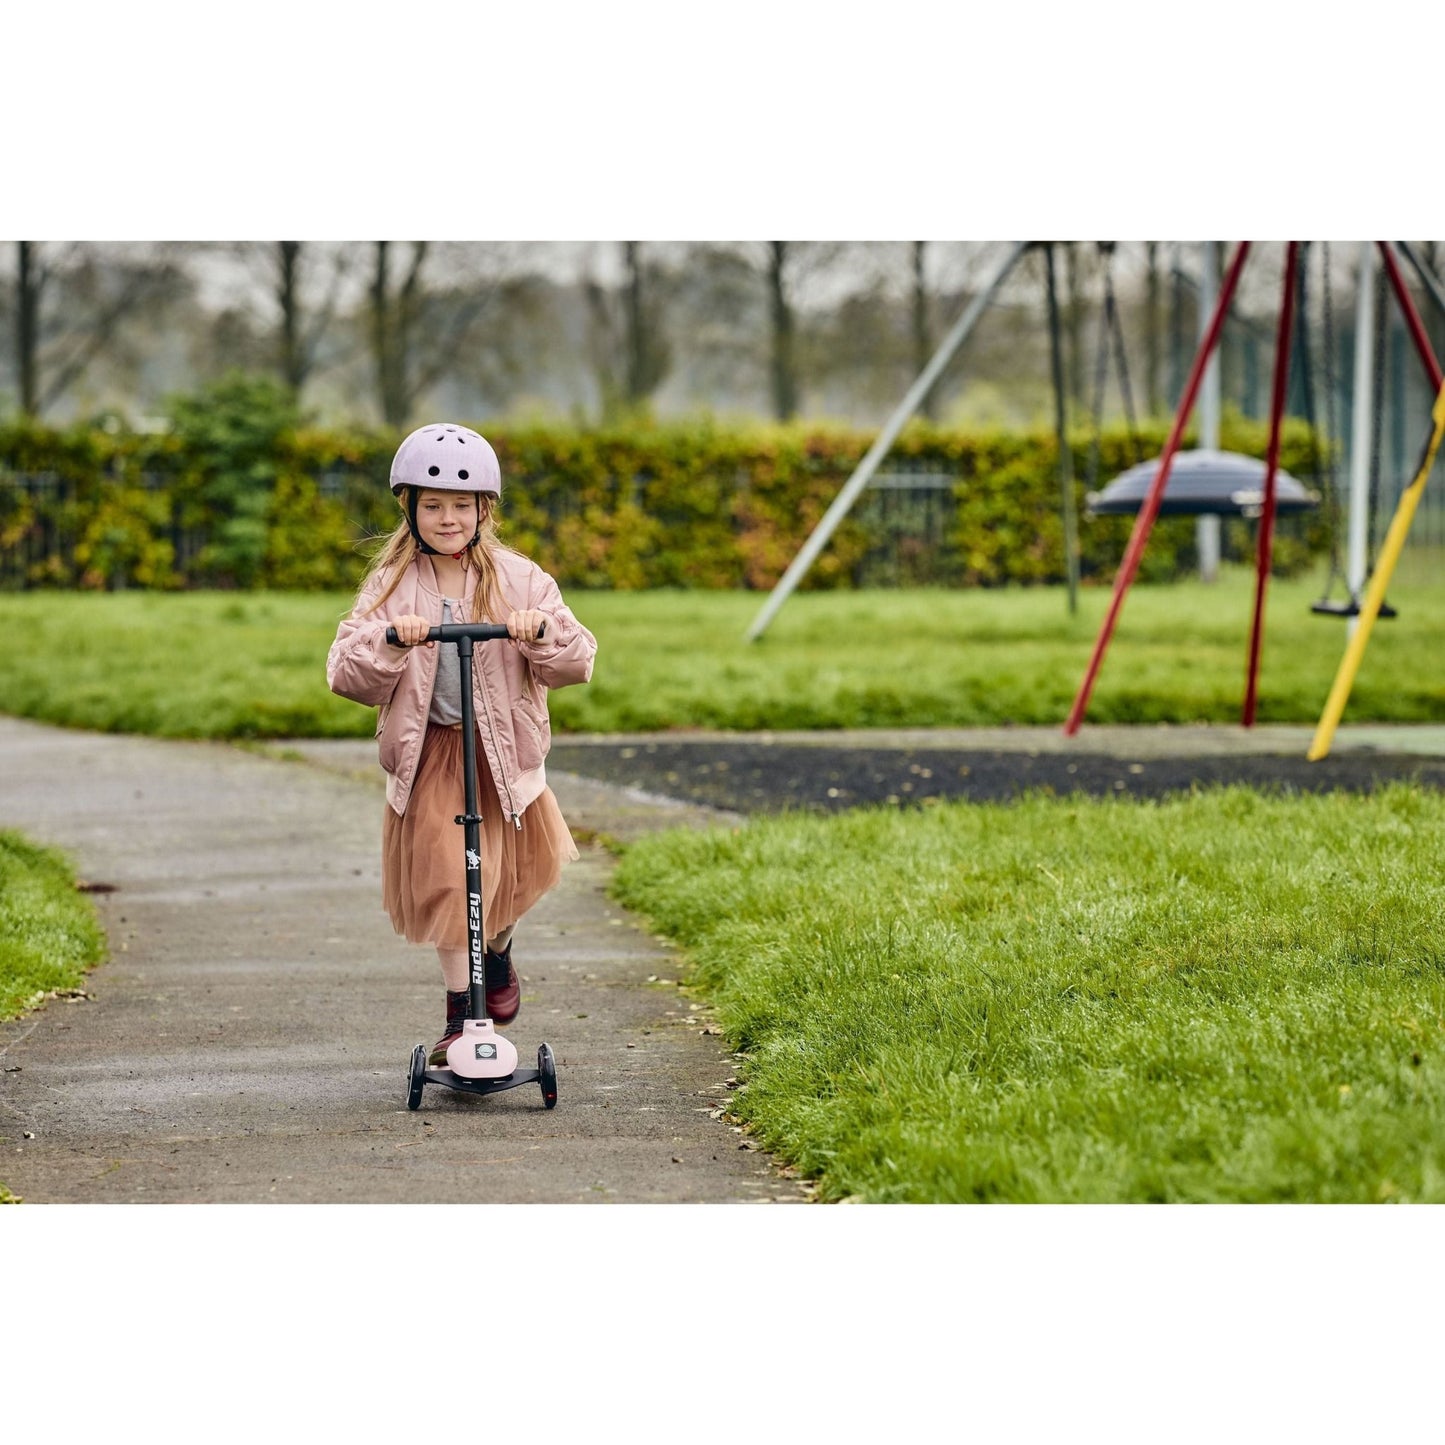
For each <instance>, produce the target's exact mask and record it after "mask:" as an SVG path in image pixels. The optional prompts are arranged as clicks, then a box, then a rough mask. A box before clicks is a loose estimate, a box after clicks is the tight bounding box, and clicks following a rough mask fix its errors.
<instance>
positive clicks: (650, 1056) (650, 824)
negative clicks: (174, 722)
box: [0, 718, 807, 1203]
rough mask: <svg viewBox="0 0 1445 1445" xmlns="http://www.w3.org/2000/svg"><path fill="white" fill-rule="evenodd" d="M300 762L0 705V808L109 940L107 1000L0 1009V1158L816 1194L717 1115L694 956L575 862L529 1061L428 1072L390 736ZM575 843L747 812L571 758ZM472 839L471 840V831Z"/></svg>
mask: <svg viewBox="0 0 1445 1445" xmlns="http://www.w3.org/2000/svg"><path fill="white" fill-rule="evenodd" d="M306 752H307V754H308V756H307V757H306V759H304V760H302V759H301V758H300V753H301V750H300V749H297V750H295V752H293V753H292V754H291V755H290V756H288V757H278V756H268V755H265V754H262V753H253V752H248V751H243V750H241V749H238V748H233V747H227V746H222V745H216V744H207V743H194V744H192V743H175V742H159V741H155V740H152V739H147V738H134V737H112V736H105V735H101V734H95V733H82V732H68V731H62V730H58V729H54V728H47V727H42V726H39V725H36V724H33V723H28V722H21V721H18V720H15V719H11V718H0V827H7V828H19V829H20V830H21V831H23V832H24V833H26V834H28V835H29V836H31V837H32V838H35V839H36V840H38V841H42V842H46V843H51V844H55V845H59V846H60V847H62V848H65V849H66V850H68V851H69V852H70V854H71V855H72V857H73V858H74V859H75V861H76V863H77V865H78V868H79V870H80V873H81V877H82V879H83V880H84V881H85V882H87V883H88V884H90V885H103V886H104V887H105V888H106V889H113V890H114V891H99V892H96V893H95V895H94V897H95V901H96V904H97V907H98V910H99V913H100V917H101V920H102V922H103V923H104V925H105V928H106V931H107V933H108V935H109V938H110V943H111V959H110V961H109V962H107V963H106V964H104V965H102V966H101V967H100V968H98V969H96V970H95V971H94V972H92V973H91V974H90V975H89V978H88V981H87V983H86V992H87V995H88V996H87V997H86V998H83V999H77V1000H74V1001H69V1000H55V1001H52V1002H51V1003H49V1004H48V1005H47V1006H46V1007H45V1008H43V1009H41V1010H39V1011H37V1012H35V1013H32V1014H29V1015H27V1016H26V1017H24V1018H22V1019H19V1020H17V1021H14V1022H11V1023H7V1024H0V1065H3V1070H4V1072H3V1073H0V1182H3V1183H4V1184H5V1185H7V1186H8V1187H9V1188H10V1189H11V1190H12V1191H13V1192H14V1193H15V1194H18V1195H20V1196H21V1197H23V1198H24V1199H26V1200H27V1201H29V1202H33V1203H44V1202H56V1201H69V1202H92V1203H119V1202H148V1203H153V1202H160V1201H183V1200H189V1201H225V1202H236V1203H259V1202H269V1201H274V1202H278V1203H279V1202H290V1203H305V1202H330V1203H362V1202H376V1203H431V1202H453V1203H468V1202H477V1203H481V1202H536V1203H542V1202H558V1203H566V1202H579V1201H622V1202H633V1203H643V1202H674V1203H676V1202H715V1203H723V1202H760V1201H801V1200H803V1199H805V1198H806V1197H807V1195H806V1190H805V1188H804V1187H803V1186H801V1185H799V1184H798V1183H796V1182H794V1181H792V1180H790V1179H788V1178H786V1177H785V1176H784V1174H783V1173H782V1172H781V1171H779V1170H778V1169H777V1168H776V1167H775V1166H774V1165H773V1164H772V1163H771V1161H770V1160H769V1158H768V1157H767V1156H766V1155H765V1154H763V1153H762V1152H760V1151H758V1150H756V1149H754V1148H753V1147H752V1146H751V1145H750V1144H749V1143H748V1141H747V1140H746V1139H744V1138H743V1136H742V1135H740V1134H739V1133H738V1132H737V1130H736V1129H735V1128H734V1127H732V1126H730V1125H729V1124H728V1123H727V1122H726V1120H725V1119H724V1118H722V1117H721V1106H722V1105H723V1104H724V1102H725V1101H726V1100H727V1098H728V1096H729V1093H730V1084H729V1080H730V1079H732V1070H733V1065H734V1061H733V1059H732V1058H731V1057H730V1056H729V1055H728V1053H727V1052H726V1050H725V1049H724V1048H723V1046H722V1042H721V1039H720V1038H719V1037H717V1036H716V1035H715V1034H714V1033H712V1032H711V1031H710V1030H709V1028H708V1024H707V1020H706V1015H705V1013H704V1011H703V1010H701V1009H700V1008H699V1007H698V1006H697V1005H696V1004H695V1003H694V1002H693V1001H691V1000H690V999H689V998H688V996H687V993H686V991H685V990H683V989H682V988H680V987H679V986H678V984H677V982H676V979H677V973H678V962H677V959H676V957H675V955H674V954H673V953H672V952H670V950H669V949H668V948H667V946H666V945H665V944H663V943H661V942H659V941H657V940H656V939H654V938H652V937H650V936H649V935H648V934H647V933H646V932H644V931H643V930H642V929H641V928H640V926H639V925H638V924H637V922H636V921H635V920H633V919H632V918H630V917H629V916H627V915H626V914H624V913H623V912H622V910H621V909H619V908H618V907H617V906H616V905H615V904H613V903H612V902H611V901H610V900H609V899H608V897H607V894H606V888H607V882H608V877H609V874H610V869H611V866H612V864H611V857H610V855H609V854H608V853H606V852H605V851H604V850H603V849H602V848H601V847H600V846H598V845H597V844H596V843H593V842H589V841H584V842H583V844H582V845H581V849H580V851H581V852H582V858H581V861H580V862H578V863H576V864H573V865H571V866H570V867H569V868H568V869H566V870H565V871H564V875H563V882H562V883H561V884H560V885H559V887H558V888H557V889H556V890H554V891H553V892H552V893H551V894H549V895H548V896H547V898H546V899H544V900H543V902H542V903H541V904H539V905H538V907H537V908H536V909H535V910H534V911H533V912H532V914H531V915H529V917H528V918H527V920H526V922H525V923H524V925H523V927H522V928H521V929H520V930H519V932H518V938H517V944H516V952H517V956H518V961H519V970H518V971H519V973H520V974H521V976H522V979H523V995H522V997H523V1006H522V1012H521V1015H520V1016H519V1018H518V1020H517V1022H516V1023H514V1024H512V1025H510V1026H509V1027H508V1029H507V1034H508V1036H509V1037H510V1038H511V1039H512V1040H513V1041H514V1042H515V1043H516V1044H517V1045H518V1051H519V1053H520V1055H521V1057H522V1063H523V1064H524V1065H526V1064H530V1063H531V1061H532V1055H533V1054H534V1053H535V1050H536V1046H537V1044H538V1043H539V1042H540V1041H541V1040H543V1039H546V1040H548V1041H549V1042H550V1043H551V1045H552V1048H553V1050H554V1051H555V1053H556V1056H557V1065H558V1095H559V1102H558V1105H557V1108H556V1109H555V1110H552V1111H550V1112H549V1111H546V1110H544V1109H543V1107H542V1102H541V1093H540V1091H539V1090H538V1089H537V1088H536V1087H535V1086H529V1085H523V1086H521V1087H519V1088H517V1089H515V1090H512V1091H510V1092H508V1093H505V1094H501V1095H497V1096H494V1097H492V1098H489V1099H476V1098H472V1097H469V1096H465V1095H461V1094H456V1093H453V1092H451V1091H449V1090H445V1089H438V1088H435V1087H433V1086H430V1085H429V1086H428V1087H427V1089H426V1092H425V1094H424V1096H423V1101H422V1106H421V1108H420V1109H419V1110H418V1111H416V1112H414V1113H413V1112H411V1111H409V1110H408V1109H407V1108H406V1103H405V1093H406V1071H407V1067H408V1064H409V1062H410V1053H411V1048H412V1045H413V1044H415V1043H426V1044H427V1045H428V1046H430V1044H431V1043H432V1041H433V1040H434V1039H435V1038H436V1036H437V1033H438V1023H439V1015H440V1011H441V1001H442V987H441V982H440V978H439V974H438V970H437V966H436V960H435V956H434V955H433V954H432V953H431V951H430V950H429V949H422V948H416V947H412V946H410V945H407V944H405V943H404V942H402V941H401V940H399V939H397V938H395V937H394V935H393V934H392V932H391V927H390V924H389V922H388V920H387V919H386V916H385V914H384V913H383V912H382V911H381V908H380V905H379V894H380V860H379V855H380V832H381V809H382V807H383V806H384V803H383V799H382V793H381V788H380V774H379V771H378V770H377V768H376V767H375V764H374V762H373V761H372V758H373V757H374V753H373V751H372V749H371V745H370V744H363V745H361V746H360V747H357V746H353V745H349V744H337V745H334V746H332V745H316V746H313V747H309V748H308V749H306ZM552 781H553V788H554V790H555V792H556V793H557V796H558V799H559V801H560V802H561V804H562V808H563V811H564V812H565V813H566V815H567V817H568V820H569V822H570V823H571V824H572V825H573V827H574V829H575V830H576V831H577V832H578V833H579V834H580V835H581V836H582V837H583V838H584V840H586V839H589V838H591V837H592V836H593V835H594V834H611V835H613V836H617V837H623V838H625V837H628V836H634V835H635V834H636V833H637V832H639V831H641V830H644V829H647V828H655V827H659V826H675V825H677V824H679V823H682V824H693V825H711V826H717V825H719V824H721V825H724V826H726V825H727V824H729V823H730V822H732V821H734V820H733V819H732V818H731V817H730V816H729V815H727V814H722V813H719V812H717V811H715V810H712V809H706V808H699V807H692V806H689V805H686V804H679V803H674V802H670V801H668V800H665V799H660V798H648V797H646V796H645V795H642V794H639V793H636V792H635V791H632V790H629V789H626V788H620V787H616V786H609V785H607V784H605V783H594V782H589V781H587V780H584V779H581V778H575V777H571V776H568V775H565V774H557V775H555V776H554V777H553V780H552ZM459 846H460V845H459Z"/></svg>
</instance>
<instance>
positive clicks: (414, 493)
mask: <svg viewBox="0 0 1445 1445" xmlns="http://www.w3.org/2000/svg"><path fill="white" fill-rule="evenodd" d="M406 490H407V498H406V524H407V526H408V527H410V528H411V538H412V541H413V542H415V543H416V545H417V546H418V548H420V549H421V551H423V552H425V553H426V554H427V556H429V557H450V558H451V559H452V561H453V562H460V561H461V560H462V558H463V557H465V556H466V555H467V552H468V551H469V550H470V549H471V548H473V547H475V546H476V545H477V543H478V542H480V541H481V540H482V524H481V521H480V520H478V522H477V530H476V531H475V532H473V533H472V540H471V541H470V542H468V543H467V545H466V546H465V547H463V548H462V550H461V551H460V552H442V551H440V550H439V549H438V548H436V547H433V546H432V544H431V543H430V542H428V541H426V540H424V539H423V537H422V535H421V533H420V532H419V531H418V530H417V525H416V505H417V501H418V499H419V498H420V497H421V488H420V487H408V488H407V489H406ZM472 495H473V496H474V497H476V499H477V517H478V518H479V519H480V517H481V515H482V494H481V493H480V492H473V493H472Z"/></svg>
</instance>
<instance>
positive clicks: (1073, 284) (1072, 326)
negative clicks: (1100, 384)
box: [1064, 241, 1084, 407]
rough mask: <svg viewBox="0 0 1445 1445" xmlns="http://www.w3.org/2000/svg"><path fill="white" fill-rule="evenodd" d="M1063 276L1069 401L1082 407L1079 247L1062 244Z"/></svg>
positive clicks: (1082, 371) (1073, 244) (1082, 314)
mask: <svg viewBox="0 0 1445 1445" xmlns="http://www.w3.org/2000/svg"><path fill="white" fill-rule="evenodd" d="M1064 274H1065V276H1066V277H1067V278H1068V286H1069V301H1068V308H1067V311H1066V322H1065V324H1066V326H1067V327H1068V333H1069V399H1070V401H1072V402H1073V404H1074V405H1075V406H1076V407H1082V406H1083V405H1084V298H1083V295H1082V284H1081V282H1080V279H1079V246H1078V243H1077V242H1076V241H1066V242H1064Z"/></svg>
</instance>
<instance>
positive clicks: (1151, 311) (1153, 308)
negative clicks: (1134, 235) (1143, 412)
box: [1144, 241, 1163, 416]
mask: <svg viewBox="0 0 1445 1445" xmlns="http://www.w3.org/2000/svg"><path fill="white" fill-rule="evenodd" d="M1146 251H1147V255H1148V273H1147V277H1146V280H1145V290H1144V397H1145V402H1144V404H1145V406H1146V407H1147V408H1148V411H1149V415H1150V416H1158V415H1159V413H1160V412H1161V411H1162V410H1163V408H1162V406H1161V405H1160V402H1159V351H1160V342H1161V338H1162V336H1163V331H1162V328H1161V325H1160V312H1159V242H1158V241H1150V242H1148V243H1147V245H1146Z"/></svg>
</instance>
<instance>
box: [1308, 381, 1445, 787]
mask: <svg viewBox="0 0 1445 1445" xmlns="http://www.w3.org/2000/svg"><path fill="white" fill-rule="evenodd" d="M1430 415H1431V417H1432V418H1433V419H1434V422H1435V426H1434V429H1433V430H1432V431H1431V433H1430V440H1429V441H1428V442H1427V443H1426V445H1425V455H1424V456H1423V457H1422V458H1421V460H1420V468H1419V470H1418V471H1417V472H1416V473H1415V479H1414V480H1413V481H1412V482H1411V483H1410V485H1409V486H1408V487H1406V488H1405V490H1404V491H1403V492H1401V494H1400V504H1399V506H1397V507H1396V508H1395V516H1394V520H1393V521H1391V523H1390V530H1389V532H1388V533H1387V534H1386V536H1385V544H1384V546H1383V547H1382V548H1381V549H1380V560H1379V561H1378V562H1377V563H1376V564H1375V571H1374V574H1373V575H1372V576H1371V578H1370V585H1369V586H1368V587H1367V588H1366V589H1365V600H1364V602H1363V603H1361V605H1360V619H1359V626H1358V627H1357V628H1356V629H1355V635H1354V636H1353V637H1352V638H1350V645H1349V646H1348V647H1347V648H1345V655H1344V656H1343V657H1342V658H1341V659H1340V670H1339V671H1338V672H1337V673H1336V674H1335V685H1334V686H1333V687H1332V688H1331V689H1330V695H1329V699H1328V701H1327V702H1326V703H1325V710H1324V712H1322V713H1321V714H1320V720H1319V725H1318V726H1317V727H1316V728H1315V736H1314V741H1313V742H1312V743H1311V744H1310V750H1309V752H1308V753H1307V754H1306V756H1307V757H1308V758H1309V760H1310V762H1312V763H1313V762H1318V761H1319V759H1321V758H1322V757H1324V756H1325V755H1326V754H1327V753H1328V752H1329V750H1330V744H1331V743H1332V742H1333V741H1334V739H1335V729H1336V728H1337V727H1339V725H1340V717H1341V716H1342V715H1343V713H1344V711H1345V703H1346V702H1347V701H1348V699H1349V696H1350V689H1351V688H1352V687H1353V686H1354V685H1355V674H1356V673H1357V672H1358V671H1359V670H1360V662H1361V660H1362V659H1363V658H1364V656H1365V647H1366V645H1367V644H1368V643H1369V640H1370V629H1371V628H1372V627H1374V625H1375V619H1376V618H1377V617H1378V616H1379V615H1380V604H1381V603H1382V602H1383V601H1384V600H1385V589H1386V588H1387V587H1388V586H1389V585H1390V578H1391V576H1392V575H1393V574H1394V571H1395V564H1396V563H1397V562H1398V561H1399V560H1400V552H1401V550H1402V549H1403V547H1404V545H1405V537H1406V536H1407V534H1408V533H1409V531H1410V523H1411V522H1413V521H1414V520H1415V508H1416V507H1418V506H1419V505H1420V497H1421V494H1422V493H1423V492H1424V490H1425V479H1426V478H1427V477H1428V476H1429V475H1430V469H1431V467H1433V466H1434V465H1435V453H1436V452H1438V451H1439V450H1440V439H1441V437H1442V436H1445V386H1442V387H1441V388H1440V392H1439V395H1437V396H1436V398H1435V405H1434V406H1433V407H1432V408H1431V410H1430Z"/></svg>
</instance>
